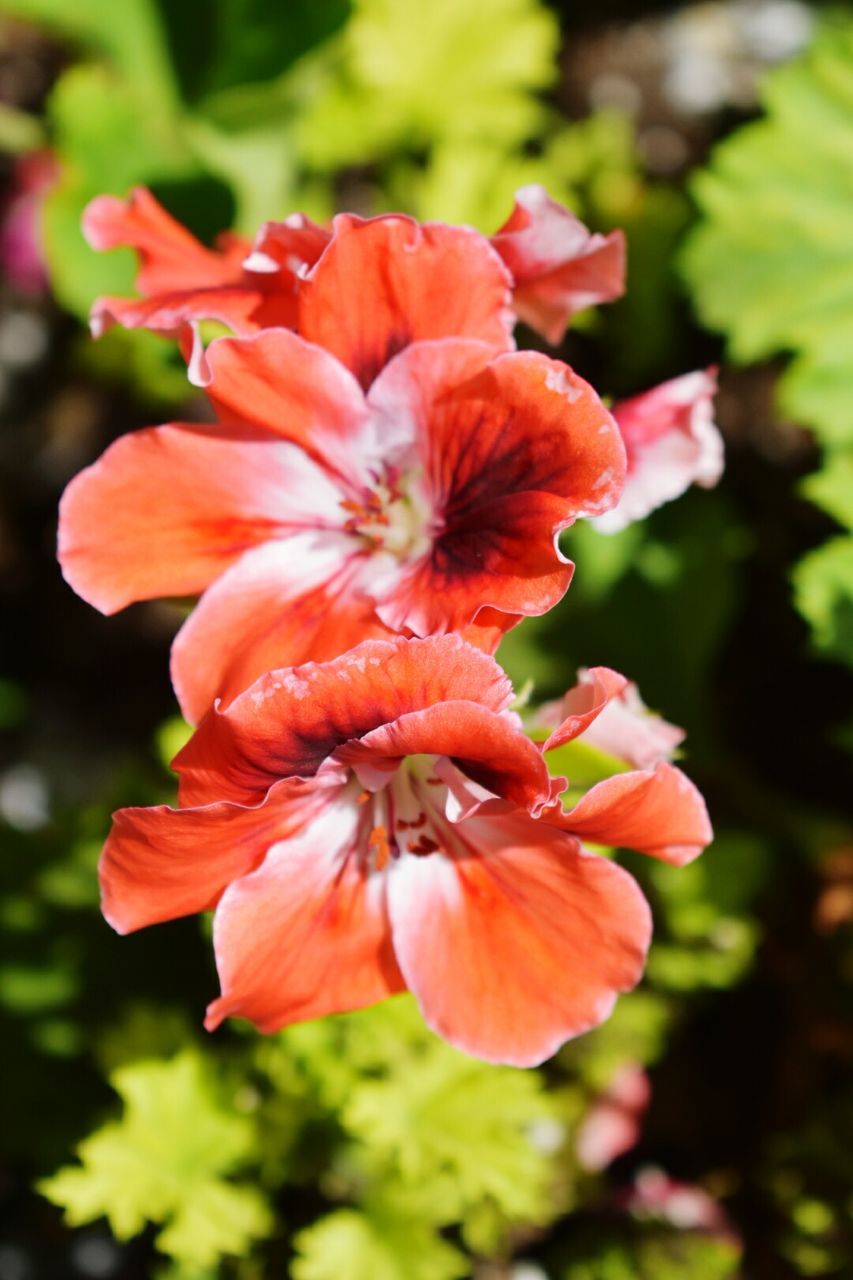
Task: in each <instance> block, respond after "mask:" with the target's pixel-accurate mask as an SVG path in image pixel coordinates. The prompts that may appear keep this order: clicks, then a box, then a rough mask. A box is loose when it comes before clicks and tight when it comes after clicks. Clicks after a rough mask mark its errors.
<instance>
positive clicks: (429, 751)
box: [335, 701, 552, 816]
mask: <svg viewBox="0 0 853 1280" xmlns="http://www.w3.org/2000/svg"><path fill="white" fill-rule="evenodd" d="M415 755H441V756H449V757H451V758H452V759H453V760H454V761H455V763H456V764H457V765H458V767H459V768H460V769H462V770H463V771H464V773H466V774H467V775H468V777H469V778H473V779H474V781H475V782H477V783H479V784H480V786H483V787H487V788H488V790H489V791H491V792H493V793H494V794H495V795H498V796H502V797H504V798H505V799H506V800H510V801H512V802H513V803H514V804H516V805H518V806H519V808H522V809H527V810H529V811H530V812H531V813H533V814H534V816H535V815H537V814H538V813H539V812H540V810H541V809H542V808H543V806H544V805H545V804H547V803H548V801H549V799H550V796H551V791H552V787H551V782H550V779H549V776H548V770H547V768H546V766H545V763H544V761H543V759H542V756H541V754H540V752H539V750H538V749H537V747H536V745H535V744H534V743H532V742H531V741H530V739H529V738H527V737H526V736H525V735H524V734H523V733H522V732H521V731H520V730H519V727H518V725H517V724H516V723H515V721H514V719H509V718H507V717H506V716H503V715H499V714H496V713H495V712H494V711H492V710H490V709H489V708H487V707H483V706H480V705H478V704H477V703H475V702H470V701H454V702H449V701H444V702H441V703H439V704H438V705H437V706H433V707H427V708H425V709H424V710H423V711H411V712H409V713H408V714H407V715H402V716H400V717H399V718H398V719H396V720H394V721H393V722H392V723H391V724H385V725H382V726H381V727H380V728H378V729H373V730H372V731H371V732H370V733H367V734H365V735H364V737H362V738H359V740H358V741H357V742H349V743H346V744H345V745H344V746H342V747H340V748H339V749H338V751H336V752H335V759H336V760H338V761H340V763H341V764H345V765H347V766H349V767H350V768H354V769H355V770H356V772H359V768H360V767H361V768H362V769H363V768H364V767H365V766H366V767H368V768H369V769H371V770H374V769H378V770H380V771H382V770H383V769H384V771H386V772H389V773H390V772H391V771H392V770H393V769H395V768H396V767H397V765H398V764H399V762H400V760H402V759H403V758H404V757H406V756H415Z"/></svg>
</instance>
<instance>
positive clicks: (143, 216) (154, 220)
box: [83, 187, 249, 294]
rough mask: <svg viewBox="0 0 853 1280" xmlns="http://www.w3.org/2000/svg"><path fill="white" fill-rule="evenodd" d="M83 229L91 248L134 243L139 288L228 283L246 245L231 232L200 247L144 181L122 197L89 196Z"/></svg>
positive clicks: (157, 290)
mask: <svg viewBox="0 0 853 1280" xmlns="http://www.w3.org/2000/svg"><path fill="white" fill-rule="evenodd" d="M83 234H84V235H85V237H86V239H87V240H88V241H89V244H90V245H91V246H92V248H93V249H100V250H104V249H116V248H119V247H123V246H126V247H129V248H131V249H135V250H136V252H137V253H138V254H139V263H140V265H139V274H138V275H137V279H136V285H137V288H138V289H139V292H140V293H143V294H155V293H172V292H174V291H175V290H177V289H186V288H194V287H199V286H202V285H203V286H205V287H214V286H216V285H223V284H230V283H232V282H233V280H234V277H235V275H237V274H238V273H239V272H240V267H241V264H242V261H243V259H244V258H245V256H246V254H247V253H248V251H249V241H248V240H246V239H243V238H242V237H240V236H230V237H229V238H228V240H227V242H226V244H225V246H224V248H222V249H219V250H214V249H207V248H205V246H204V245H203V244H202V243H201V242H200V241H199V240H197V239H196V238H195V236H194V235H192V233H191V232H189V231H187V229H186V227H182V226H181V224H180V223H179V222H178V221H176V219H175V218H173V217H172V215H171V214H169V213H167V212H166V210H165V209H164V208H163V206H162V205H161V204H160V203H159V201H157V200H155V198H154V196H152V194H151V192H150V191H148V190H147V189H146V188H145V187H136V188H134V190H133V191H132V192H131V194H130V197H129V198H128V199H127V200H120V199H119V198H118V197H117V196H98V197H97V199H95V200H92V201H91V203H90V204H89V205H87V207H86V209H85V211H84V213H83Z"/></svg>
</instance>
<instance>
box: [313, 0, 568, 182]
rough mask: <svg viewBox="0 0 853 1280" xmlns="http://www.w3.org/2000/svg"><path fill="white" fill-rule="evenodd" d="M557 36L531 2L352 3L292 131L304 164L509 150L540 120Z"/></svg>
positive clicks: (379, 0) (552, 23)
mask: <svg viewBox="0 0 853 1280" xmlns="http://www.w3.org/2000/svg"><path fill="white" fill-rule="evenodd" d="M557 41H558V30H557V23H556V20H555V18H554V16H553V15H552V14H551V13H550V12H549V11H548V10H547V9H546V8H544V7H543V6H542V5H540V4H539V3H537V0H469V3H467V4H464V5H460V4H458V3H456V0H412V3H410V4H406V5H399V4H396V3H394V0H355V4H354V8H353V16H352V18H351V20H350V21H349V22H348V24H347V26H346V28H345V30H344V31H343V33H342V34H341V36H340V37H339V39H338V40H337V41H335V42H333V44H332V45H330V46H329V58H328V63H327V68H326V73H325V84H324V85H323V86H322V88H321V89H320V91H319V92H318V93H317V95H316V97H315V98H314V100H313V101H311V102H309V103H308V104H307V106H306V110H305V111H304V113H303V114H302V115H301V118H300V119H299V121H298V125H297V133H296V136H297V141H298V145H299V148H300V152H301V154H302V156H303V157H304V159H305V161H306V163H307V164H308V165H309V166H311V167H314V168H330V169H334V168H337V167H339V166H340V165H341V164H345V163H362V162H364V161H375V160H377V159H379V158H380V157H382V156H383V155H384V154H386V153H388V152H389V151H392V150H394V149H395V148H400V149H403V150H411V149H414V150H415V151H417V150H418V149H421V148H427V147H429V146H431V145H433V144H434V143H436V142H438V141H440V140H441V139H443V138H448V137H449V138H458V137H468V138H474V139H476V138H479V137H482V136H487V137H488V136H496V137H500V138H502V139H503V140H504V143H505V145H506V146H507V147H510V146H511V145H512V143H513V142H515V141H520V140H522V139H524V138H526V137H529V136H530V135H531V134H532V133H533V132H534V131H535V130H536V128H537V125H538V124H539V122H540V121H541V120H542V118H543V108H542V107H541V105H540V103H539V102H538V101H537V100H536V99H535V97H533V96H532V95H533V93H534V92H535V91H536V90H538V89H542V88H545V87H547V86H548V85H549V84H550V83H551V82H552V80H553V78H554V55H555V53H556V49H557Z"/></svg>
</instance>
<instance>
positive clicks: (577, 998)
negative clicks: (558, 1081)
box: [101, 636, 710, 1066]
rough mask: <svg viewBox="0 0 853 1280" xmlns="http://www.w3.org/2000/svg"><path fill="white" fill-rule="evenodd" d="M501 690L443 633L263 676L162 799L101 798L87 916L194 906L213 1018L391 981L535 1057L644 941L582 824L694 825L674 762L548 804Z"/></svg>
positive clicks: (487, 1047) (426, 1010)
mask: <svg viewBox="0 0 853 1280" xmlns="http://www.w3.org/2000/svg"><path fill="white" fill-rule="evenodd" d="M511 698H512V689H511V687H510V685H509V682H508V680H507V679H506V676H505V675H504V673H503V672H502V671H501V669H500V667H499V666H498V665H497V663H496V662H495V661H494V659H493V658H491V657H489V656H488V655H486V654H484V653H482V652H481V651H480V650H477V649H475V648H473V647H472V646H471V645H468V644H467V643H466V642H465V641H463V640H462V639H461V638H460V637H459V636H441V637H430V638H428V639H424V640H409V639H405V638H399V637H398V638H395V639H393V640H390V641H388V640H385V641H383V640H368V641H365V642H364V643H362V644H361V645H358V646H357V647H356V648H354V649H353V650H351V651H350V652H348V653H346V654H343V655H342V656H340V657H338V658H335V659H333V660H332V661H330V662H326V663H313V662H312V663H308V664H305V665H303V666H301V667H298V668H296V669H288V670H278V671H272V672H270V673H268V674H266V675H264V676H262V677H261V678H260V679H259V680H257V681H256V682H255V683H254V684H253V685H252V686H251V687H250V688H249V689H247V690H245V691H244V692H243V693H242V694H240V695H239V696H238V697H237V698H235V699H234V700H233V701H232V702H231V704H230V705H229V707H228V708H227V709H225V710H222V709H221V708H217V709H214V710H213V711H212V712H211V713H210V714H209V715H208V716H207V717H206V718H205V720H204V721H203V722H202V724H201V726H200V727H199V729H198V730H197V731H196V733H195V735H194V736H193V738H191V739H190V741H189V743H188V744H187V745H186V746H185V747H184V748H183V750H182V751H181V752H180V753H179V755H178V756H177V758H176V759H175V761H174V767H175V769H176V770H177V772H178V773H179V775H180V786H179V803H180V807H179V808H177V809H173V808H169V807H167V806H158V807H156V808H148V809H125V810H121V811H120V812H119V813H117V814H116V815H115V818H114V825H113V828H112V831H111V834H110V836H109V839H108V841H107V844H106V846H105V849H104V853H103V857H102V861H101V884H102V891H103V910H104V914H105V915H106V917H107V919H108V920H109V922H110V923H111V924H112V925H113V927H114V928H116V929H117V930H118V931H119V932H122V933H123V932H128V931H130V930H133V929H138V928H141V927H143V926H146V925H149V924H152V923H155V922H157V921H162V920H169V919H173V918H175V917H177V916H182V915H187V914H189V913H191V912H196V911H204V910H208V909H210V908H215V917H214V931H213V938H214V949H215V952H216V959H217V967H218V971H219V976H220V982H221V988H222V994H221V996H220V997H219V998H218V999H216V1000H214V1001H213V1003H212V1004H211V1006H210V1008H209V1010H208V1017H207V1026H208V1027H209V1028H210V1029H213V1028H215V1027H216V1026H218V1025H219V1023H220V1022H221V1021H222V1020H223V1019H224V1018H226V1017H229V1016H239V1017H244V1018H248V1019H250V1020H251V1021H252V1022H254V1023H255V1024H256V1025H257V1026H258V1027H259V1028H260V1029H261V1030H262V1031H266V1032H271V1031H275V1030H277V1029H279V1028H280V1027H283V1026H285V1025H287V1024H289V1023H291V1022H294V1021H298V1020H302V1019H305V1018H313V1017H319V1016H322V1015H325V1014H328V1013H332V1012H336V1011H343V1010H348V1009H355V1008H360V1007H363V1006H365V1005H369V1004H372V1003H374V1002H376V1001H377V1000H380V999H382V998H384V997H385V996H389V995H392V994H394V993H395V992H398V991H402V990H404V989H408V990H410V991H411V992H413V994H414V995H415V998H416V999H417V1001H418V1003H419V1005H420V1007H421V1010H422V1012H423V1015H424V1018H425V1019H426V1021H427V1023H428V1024H429V1025H430V1026H431V1027H432V1028H433V1030H435V1031H436V1032H437V1033H438V1034H439V1035H442V1036H444V1037H445V1038H446V1039H447V1040H449V1041H450V1042H451V1043H453V1044H455V1045H457V1046H458V1047H459V1048H461V1049H463V1050H465V1051H466V1052H468V1053H472V1054H475V1055H476V1056H479V1057H482V1058H486V1059H488V1060H490V1061H497V1062H507V1063H513V1064H515V1065H518V1066H529V1065H534V1064H536V1063H538V1062H541V1061H543V1060H544V1059H545V1058H547V1057H548V1056H550V1055H551V1054H552V1053H553V1052H554V1051H555V1050H556V1049H557V1048H558V1047H559V1045H560V1044H561V1043H563V1041H564V1040H566V1039H567V1038H568V1037H570V1036H574V1035H577V1034H579V1033H580V1032H582V1031H585V1030H587V1029H588V1028H590V1027H592V1026H595V1025H597V1024H598V1023H599V1022H601V1021H602V1020H603V1019H604V1018H606V1017H607V1016H608V1014H609V1012H610V1010H611V1008H612V1006H613V1003H614V1001H615V998H616V995H617V994H618V993H619V992H621V991H624V990H627V989H628V988H630V987H632V986H633V985H634V984H635V983H636V982H637V980H638V979H639V977H640V975H641V972H642V968H643V963H644V958H645V953H646V949H647V945H648V942H649V935H650V915H649V910H648V906H647V904H646V902H645V899H644V898H643V896H642V894H641V892H640V890H639V888H638V887H637V885H636V883H635V882H634V880H633V879H632V878H631V877H630V876H629V875H628V874H627V873H626V872H625V871H623V870H622V869H621V868H620V867H619V866H617V865H616V864H615V863H614V862H612V861H610V860H608V859H606V858H602V857H599V856H597V855H594V854H591V853H588V852H586V851H585V850H583V849H582V847H581V844H580V838H579V837H580V835H581V834H583V833H584V832H590V831H592V833H593V834H592V837H591V838H594V839H611V840H612V842H613V843H618V842H620V840H621V833H622V832H624V831H625V830H627V829H628V828H629V827H630V828H633V830H634V835H635V838H634V839H633V840H632V843H633V844H634V847H636V848H638V849H640V850H641V851H646V852H649V853H652V854H654V855H655V856H658V857H662V858H665V859H667V860H674V861H679V860H683V859H682V851H683V850H684V848H685V847H686V846H687V845H688V843H692V844H693V845H694V846H695V851H696V852H698V851H699V849H700V848H701V847H702V846H704V844H706V843H707V841H708V839H709V838H710V828H709V826H708V820H707V814H706V812H705V808H704V804H703V803H702V800H701V797H699V795H698V792H696V791H695V789H694V788H692V787H691V785H690V784H689V783H688V782H687V780H686V779H683V783H684V786H683V787H681V789H680V790H679V792H678V798H677V802H674V801H673V797H672V795H666V794H665V795H664V796H663V803H662V804H661V803H660V802H659V798H658V797H657V794H656V793H658V792H661V793H666V792H667V788H668V782H667V779H666V777H665V776H664V775H660V776H657V775H656V774H649V775H640V782H639V784H638V785H636V786H635V787H634V789H633V790H630V789H629V792H627V793H626V792H625V791H624V789H623V790H620V789H619V788H618V787H617V788H616V789H615V790H614V789H611V790H607V788H608V785H609V784H608V783H607V782H605V783H601V784H598V786H597V787H594V788H593V789H592V791H590V792H589V793H588V794H587V796H586V797H585V798H584V800H582V801H581V802H580V804H579V805H577V806H575V808H574V809H572V810H569V811H564V810H563V808H562V806H561V805H560V802H559V798H558V797H559V793H560V791H561V790H562V789H563V786H564V784H565V780H564V779H551V778H550V777H549V775H548V772H547V769H546V767H545V761H544V759H543V755H542V752H541V750H540V749H539V747H537V745H536V744H535V743H533V742H531V741H530V739H529V738H528V737H527V736H526V735H525V734H524V733H523V732H522V730H521V727H520V724H519V721H518V718H517V716H516V715H514V713H512V712H511V711H509V710H508V707H509V703H510V700H511ZM659 768H660V769H661V770H671V766H668V765H661V766H659ZM672 772H673V773H677V772H678V771H677V770H672ZM632 777H636V775H632V774H626V775H622V778H632ZM622 778H619V779H612V780H611V781H612V782H614V783H619V782H621V780H622ZM596 792H597V793H598V795H597V797H596V795H595V793H596ZM590 798H592V803H591V804H590V805H587V810H586V812H585V813H584V812H582V810H583V808H584V804H585V802H586V801H589V800H590ZM644 815H645V816H644Z"/></svg>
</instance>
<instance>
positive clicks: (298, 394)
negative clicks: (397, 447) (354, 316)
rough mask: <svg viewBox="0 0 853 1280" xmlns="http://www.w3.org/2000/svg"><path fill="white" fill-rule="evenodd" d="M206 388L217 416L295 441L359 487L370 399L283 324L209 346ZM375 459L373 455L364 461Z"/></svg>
mask: <svg viewBox="0 0 853 1280" xmlns="http://www.w3.org/2000/svg"><path fill="white" fill-rule="evenodd" d="M206 363H207V368H208V380H207V381H206V383H205V390H206V391H207V395H208V397H209V399H210V400H211V402H212V404H213V407H214V409H215V410H216V413H217V416H218V417H219V420H220V421H221V422H222V423H224V424H226V425H228V424H230V425H232V426H236V427H238V428H240V429H245V428H246V427H247V426H251V427H260V428H261V430H263V431H265V432H267V431H268V432H272V433H273V434H275V435H277V436H280V437H281V438H282V439H285V440H290V441H292V442H293V443H294V444H298V445H299V446H300V447H301V448H303V449H304V450H305V451H306V453H309V454H311V455H312V456H313V457H314V458H316V459H317V460H318V461H319V462H320V463H321V464H322V465H323V466H325V467H326V468H327V469H328V470H330V471H332V472H334V473H335V474H336V475H337V476H338V478H339V479H340V480H341V482H342V483H344V484H346V485H348V486H358V484H359V481H360V474H361V470H362V469H364V468H366V465H367V463H366V462H362V461H361V459H360V458H359V456H358V449H357V448H356V446H357V445H358V443H359V441H360V438H361V436H362V435H363V433H364V432H365V430H366V429H367V405H366V402H365V399H364V396H363V394H362V391H361V388H360V387H359V385H358V383H357V382H356V381H355V379H354V378H353V376H352V374H351V373H350V372H349V370H347V369H345V368H344V366H343V365H342V364H341V363H340V362H339V361H337V360H336V359H335V358H334V356H332V355H329V353H328V352H327V351H323V350H322V349H321V348H320V347H317V346H313V345H312V344H311V343H308V342H305V341H303V339H302V338H299V337H297V336H296V334H295V333H289V332H288V331H287V330H286V329H270V330H266V331H264V332H263V333H259V334H256V335H255V337H253V338H217V339H216V340H215V341H214V342H212V343H211V344H210V347H209V348H208V351H207V357H206ZM369 461H372V458H371V459H370V460H369Z"/></svg>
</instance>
